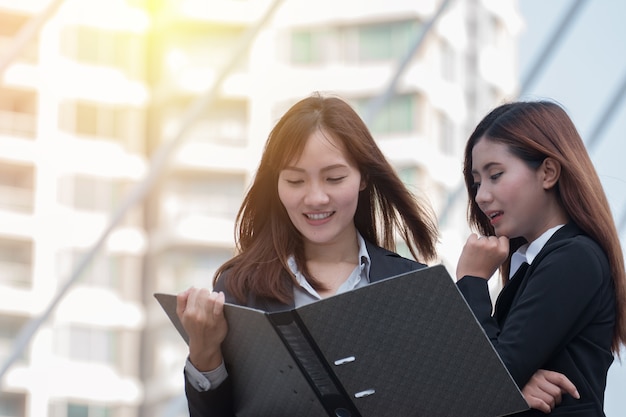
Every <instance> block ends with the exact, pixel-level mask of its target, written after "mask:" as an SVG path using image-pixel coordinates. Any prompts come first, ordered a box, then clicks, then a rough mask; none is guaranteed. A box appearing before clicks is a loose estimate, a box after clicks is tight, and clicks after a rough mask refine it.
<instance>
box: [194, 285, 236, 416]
mask: <svg viewBox="0 0 626 417" xmlns="http://www.w3.org/2000/svg"><path fill="white" fill-rule="evenodd" d="M223 282H224V280H223V279H220V280H219V281H218V283H217V285H216V286H215V291H224V285H223ZM184 375H185V376H184V378H185V395H186V396H187V406H188V407H189V417H234V416H235V411H234V404H235V402H234V399H233V387H232V383H231V379H230V377H227V378H226V380H224V382H222V383H221V384H220V385H219V386H218V387H217V388H215V389H209V390H208V391H198V390H196V389H195V388H194V387H193V386H192V385H191V383H190V382H189V380H188V379H187V375H186V374H184Z"/></svg>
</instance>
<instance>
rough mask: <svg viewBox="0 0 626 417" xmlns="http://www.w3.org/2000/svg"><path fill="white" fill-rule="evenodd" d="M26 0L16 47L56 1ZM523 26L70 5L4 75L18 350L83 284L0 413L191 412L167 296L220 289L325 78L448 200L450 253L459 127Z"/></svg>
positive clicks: (220, 1)
mask: <svg viewBox="0 0 626 417" xmlns="http://www.w3.org/2000/svg"><path fill="white" fill-rule="evenodd" d="M14 3H17V2H10V1H0V57H1V56H2V51H3V50H6V49H7V48H8V47H9V46H10V45H11V42H13V41H14V39H15V38H16V36H17V35H18V34H19V33H20V30H22V29H23V28H24V27H25V25H26V24H27V23H28V22H29V21H30V20H31V19H32V18H33V17H35V16H37V15H38V14H40V13H42V11H43V10H44V8H45V7H46V6H47V5H48V4H49V3H50V2H49V1H44V0H30V1H23V2H20V5H19V6H18V5H15V4H14ZM442 5H445V9H444V11H443V13H442V14H441V16H440V17H439V18H438V19H437V20H436V22H435V23H434V24H433V25H432V27H430V29H429V30H428V31H427V32H426V35H425V36H424V37H423V38H422V37H421V34H422V33H423V32H424V30H425V28H428V27H429V22H430V21H431V19H432V18H433V16H435V15H436V14H437V11H438V9H439V8H440V7H441V6H442ZM260 22H261V23H260ZM519 28H520V20H519V16H518V13H517V11H516V9H515V1H514V0H511V1H497V0H458V1H450V2H445V3H443V2H442V1H440V0H423V1H419V2H416V1H406V0H404V1H403V0H390V1H387V2H378V1H361V2H355V1H349V0H342V1H332V2H331V1H329V0H320V1H318V2H306V1H304V0H285V1H273V0H255V1H246V0H159V1H156V0H154V1H137V0H128V1H123V0H115V1H110V0H109V1H105V0H92V1H85V0H68V1H66V2H64V3H63V4H62V5H61V7H60V8H59V9H58V11H57V12H56V13H55V14H54V15H53V16H52V17H51V18H50V19H48V20H47V22H46V23H45V24H44V26H43V27H42V30H41V31H40V32H39V33H38V36H37V37H36V38H34V39H32V40H31V41H30V42H29V43H28V44H27V45H26V46H25V47H24V48H23V50H22V51H21V52H20V54H19V56H18V57H17V58H16V59H14V60H12V61H11V63H10V65H9V66H7V67H6V69H5V70H4V72H3V73H1V74H0V76H1V78H0V294H2V295H3V299H5V300H6V301H3V302H2V303H0V363H3V362H4V361H5V360H7V359H8V358H9V356H10V355H11V353H12V352H13V351H14V349H15V341H16V338H17V336H18V334H19V333H20V330H21V329H22V328H23V326H24V325H25V324H27V323H30V322H31V321H32V320H33V319H36V318H37V317H39V316H40V315H41V314H44V313H46V307H47V306H49V305H50V303H51V302H53V300H54V297H55V295H56V294H58V293H59V292H60V291H62V290H63V288H64V285H65V283H66V282H67V280H68V279H70V278H76V282H72V283H71V285H70V286H69V288H68V289H67V292H66V293H65V294H64V296H63V298H62V299H61V300H60V302H59V303H58V306H56V308H54V309H53V310H52V312H51V313H50V314H49V316H47V317H46V320H45V321H44V322H43V324H42V325H41V326H40V327H39V328H38V330H37V331H36V332H35V334H34V336H33V337H32V340H30V342H29V343H28V344H27V346H26V348H25V349H23V350H22V351H20V357H19V359H17V360H16V361H14V362H13V363H12V365H11V366H10V367H9V368H8V370H7V372H6V373H5V374H4V376H3V378H2V380H1V381H0V416H1V417H17V416H26V417H34V416H37V417H38V416H50V417H127V416H184V415H186V405H185V402H184V398H181V395H182V393H183V379H182V377H183V375H182V366H183V364H184V360H185V355H186V347H185V345H184V342H183V341H182V339H181V338H180V337H179V336H178V335H177V334H176V331H175V330H174V328H173V327H172V326H171V325H170V323H169V321H168V319H167V317H166V316H165V315H164V314H163V312H162V311H161V310H160V307H159V306H158V304H157V303H156V301H155V300H154V298H153V297H152V294H153V293H154V292H169V293H175V292H178V291H181V290H183V289H185V288H187V287H189V286H191V285H194V286H210V284H211V280H212V276H213V273H214V271H215V270H216V268H217V267H218V266H219V265H220V264H221V263H222V262H224V261H225V260H226V259H228V258H229V257H231V256H232V255H233V253H234V242H233V236H234V219H235V216H236V214H237V210H238V208H239V205H240V203H241V200H242V197H243V195H244V193H245V191H246V189H247V187H248V185H249V184H250V181H251V179H252V178H253V175H254V171H255V169H256V167H257V164H258V161H259V157H260V155H261V152H262V149H263V145H264V142H265V140H266V138H267V135H268V133H269V131H270V130H271V128H272V126H273V125H274V123H275V122H276V121H277V120H278V118H279V117H280V115H281V114H282V113H283V112H284V111H285V110H286V109H287V108H288V107H289V106H291V105H292V104H293V103H295V102H296V101H297V100H299V99H301V98H303V97H305V96H308V95H310V94H311V93H312V92H313V91H319V92H322V93H325V94H334V95H339V96H341V97H343V98H345V99H347V100H348V101H349V102H350V103H351V104H352V105H353V106H354V107H355V109H357V111H358V112H359V113H360V114H361V115H362V117H363V118H364V119H365V120H366V122H367V123H368V125H369V126H370V128H371V130H372V133H373V134H374V137H375V138H376V139H377V141H378V143H379V145H380V146H381V148H382V149H383V151H384V152H385V154H386V155H387V156H388V158H389V159H390V161H391V162H392V163H393V165H394V166H395V167H396V168H397V170H398V172H399V173H400V175H401V177H402V178H403V180H404V181H405V182H406V183H407V185H409V187H410V188H411V189H412V190H413V191H415V193H416V194H417V195H418V196H419V197H421V198H424V199H427V200H428V201H429V202H430V204H431V205H432V207H433V210H434V211H435V213H437V215H438V217H439V221H440V228H441V244H440V247H439V252H440V257H441V261H442V262H444V264H447V265H450V266H451V268H452V269H451V271H453V270H454V269H453V266H454V263H455V261H456V256H458V253H459V251H460V247H461V245H462V243H463V242H464V239H465V237H466V235H467V233H468V232H467V226H466V220H465V200H464V190H463V189H462V177H461V160H462V158H461V155H462V152H463V144H464V141H465V138H466V137H467V136H468V134H469V133H470V129H471V128H473V126H474V125H475V123H476V122H477V121H478V120H479V119H480V118H481V117H482V115H483V114H484V113H485V112H486V111H487V110H489V109H490V108H491V107H493V106H494V105H495V104H498V103H499V102H501V101H503V100H505V99H507V98H509V97H513V96H514V94H515V90H516V88H517V73H516V71H517V70H516V68H517V62H516V53H515V51H516V37H517V33H518V31H519ZM251 31H253V32H251ZM246 39H250V41H249V43H246V42H245V40H246ZM234 58H236V59H234ZM394 79H395V80H396V82H395V86H394V88H393V90H394V94H391V95H390V96H389V99H388V100H385V101H383V102H380V101H377V100H379V98H380V97H381V95H383V94H384V92H385V91H386V90H388V89H389V86H390V85H391V83H392V80H394ZM200 100H204V102H205V105H204V106H203V107H202V109H201V111H199V112H195V113H194V112H193V109H195V107H194V106H195V105H197V104H198V102H199V101H200ZM190 109H191V110H190ZM170 143H178V145H177V146H175V147H173V148H172V149H173V150H172V152H170V153H168V154H167V156H168V157H169V158H168V163H167V164H165V166H164V167H162V166H158V167H157V168H158V169H160V170H161V171H162V172H161V173H160V174H161V175H160V176H158V180H156V181H155V182H154V185H153V186H151V187H150V188H149V191H150V192H149V193H147V195H146V196H145V198H139V197H138V198H136V199H135V200H136V203H137V204H132V205H131V207H130V209H128V210H125V211H123V213H124V215H123V216H122V217H121V219H120V220H119V224H117V225H116V227H115V228H114V229H113V230H112V231H110V233H108V232H107V230H108V229H107V226H108V225H110V222H111V220H112V219H115V218H116V215H117V214H119V213H120V207H123V206H124V204H125V203H128V202H135V200H133V196H136V195H138V194H137V192H138V190H141V189H142V186H145V185H146V178H148V177H149V176H150V174H151V173H153V172H154V169H155V165H154V161H155V158H157V157H158V155H159V154H160V152H161V151H163V149H167V148H165V147H166V146H168V144H170ZM458 195H460V198H457V197H455V196H458ZM105 232H106V233H108V234H107V235H106V238H105V239H104V240H103V241H102V242H101V245H100V246H97V245H98V244H99V243H100V239H101V237H102V236H103V233H105ZM95 247H98V250H97V251H94V248H95ZM399 250H400V251H401V252H402V251H403V248H400V249H399ZM86 260H89V262H86V263H85V261H86ZM83 264H84V266H85V268H84V269H83V270H82V272H81V273H80V274H79V273H77V272H78V270H77V268H81V267H82V266H83Z"/></svg>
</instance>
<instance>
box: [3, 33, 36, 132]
mask: <svg viewBox="0 0 626 417" xmlns="http://www.w3.org/2000/svg"><path fill="white" fill-rule="evenodd" d="M0 48H1V45H0ZM0 50H1V49H0ZM36 119H37V93H36V92H35V91H30V90H20V89H16V88H4V87H0V133H4V134H9V135H15V136H20V137H25V138H34V137H35V134H36V127H37V123H36Z"/></svg>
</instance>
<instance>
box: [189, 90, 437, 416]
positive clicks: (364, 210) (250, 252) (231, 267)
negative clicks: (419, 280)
mask: <svg viewBox="0 0 626 417" xmlns="http://www.w3.org/2000/svg"><path fill="white" fill-rule="evenodd" d="M396 236H400V237H402V238H403V240H404V242H405V243H406V245H407V247H408V249H409V250H410V252H411V254H412V255H413V257H414V258H415V259H416V260H417V259H419V260H421V261H422V262H425V261H427V260H429V259H433V258H434V257H435V255H436V253H435V245H436V241H437V229H436V222H435V220H434V216H433V214H432V213H431V211H430V210H429V209H428V207H427V205H425V204H424V203H423V202H419V201H418V200H417V199H416V198H415V196H414V195H413V194H412V193H411V192H410V191H409V190H408V189H407V188H406V187H405V185H404V184H403V183H402V181H401V180H400V178H399V177H398V176H397V174H396V173H395V171H394V169H393V168H392V167H391V165H390V164H389V163H388V162H387V160H386V158H385V157H384V155H383V154H382V152H381V151H380V149H379V148H378V146H377V145H376V143H375V141H374V139H373V137H372V135H371V134H370V132H369V130H368V129H367V127H366V125H365V124H364V122H363V121H362V120H361V119H360V117H359V116H358V115H357V113H356V112H355V111H354V110H353V109H352V108H351V107H350V106H349V105H348V104H347V103H346V102H345V101H343V100H341V99H339V98H336V97H322V96H321V95H313V96H311V97H308V98H305V99H303V100H301V101H300V102H298V103H296V104H295V105H294V106H292V107H291V108H290V109H289V110H288V111H287V112H286V113H285V114H284V115H283V116H282V118H281V119H280V120H279V121H278V123H277V124H276V126H275V127H274V128H273V130H272V132H271V133H270V135H269V138H268V140H267V143H266V145H265V150H264V152H263V156H262V158H261V162H260V165H259V168H258V170H257V173H256V175H255V178H254V181H253V183H252V185H251V187H250V189H249V191H248V192H247V194H246V196H245V198H244V200H243V204H242V206H241V208H240V210H239V213H238V215H237V242H236V243H237V250H238V251H237V254H236V256H235V257H233V258H232V259H231V260H229V261H227V262H226V263H225V264H224V265H222V266H221V267H220V268H219V269H218V271H217V272H216V275H215V278H214V291H213V292H212V291H209V290H207V289H195V288H191V289H189V290H187V291H185V292H183V293H181V294H179V295H178V300H177V314H178V316H179V317H180V319H181V322H182V323H183V326H184V328H185V330H186V331H187V333H188V334H189V357H188V361H187V364H186V367H185V380H186V389H185V391H186V394H187V400H188V405H189V411H190V415H191V416H192V417H195V416H201V415H211V416H232V415H234V414H235V410H236V407H237V405H236V404H233V400H232V392H231V388H230V387H231V385H230V381H229V377H228V373H227V370H226V367H225V365H224V363H223V358H222V352H221V347H220V345H221V343H222V341H223V340H224V338H225V336H226V332H227V323H226V320H225V318H224V316H223V305H224V302H230V303H236V304H240V305H245V306H249V307H254V308H257V309H261V310H265V311H279V310H286V309H290V308H293V307H297V306H300V305H304V304H307V303H310V302H315V301H317V300H320V299H322V298H325V297H328V296H331V295H333V294H338V293H341V292H345V291H349V290H352V289H355V288H359V287H362V286H364V285H367V284H369V283H370V282H374V281H378V280H381V279H383V278H387V277H390V276H394V275H398V274H401V273H404V272H409V271H412V270H416V269H420V268H423V267H424V266H425V264H423V263H420V262H417V261H414V260H410V259H407V258H403V257H401V256H399V255H398V254H396V253H394V252H393V251H394V250H395V239H396Z"/></svg>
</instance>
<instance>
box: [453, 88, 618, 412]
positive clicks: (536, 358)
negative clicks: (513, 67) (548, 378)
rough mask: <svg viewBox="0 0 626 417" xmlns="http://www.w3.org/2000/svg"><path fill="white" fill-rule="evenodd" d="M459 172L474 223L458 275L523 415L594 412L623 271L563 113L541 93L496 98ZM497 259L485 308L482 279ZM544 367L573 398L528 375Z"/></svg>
mask: <svg viewBox="0 0 626 417" xmlns="http://www.w3.org/2000/svg"><path fill="white" fill-rule="evenodd" d="M463 174H464V177H465V183H466V186H467V190H468V193H469V212H468V214H469V221H470V224H471V226H472V227H473V228H475V230H476V231H477V232H478V233H479V235H476V234H473V235H471V236H470V237H469V238H468V241H467V243H466V245H465V247H464V249H463V252H462V254H461V257H460V259H459V263H458V265H457V278H458V279H459V280H458V287H459V288H460V290H461V291H462V293H463V295H464V296H465V298H466V300H467V301H468V303H469V305H470V307H471V308H472V310H473V311H474V313H475V315H476V316H477V318H478V320H479V321H480V322H481V324H482V326H483V328H484V329H485V331H486V333H487V335H488V336H489V338H490V339H491V341H492V343H493V345H494V347H495V348H496V350H497V352H498V353H499V355H500V357H501V358H502V360H503V362H504V364H505V365H506V367H507V369H508V370H509V372H510V373H511V376H512V377H513V379H514V380H515V381H516V382H517V384H518V385H519V386H520V387H523V390H522V392H523V394H524V396H525V398H526V399H527V401H528V403H529V405H531V407H534V408H535V409H531V410H530V411H528V412H526V413H523V415H529V416H530V415H541V414H542V412H541V411H539V410H542V411H543V412H550V411H551V412H552V414H554V415H567V416H585V417H589V416H604V411H603V404H604V391H605V387H606V375H607V371H608V368H609V366H610V365H611V363H612V362H613V355H614V354H619V349H620V346H621V345H623V344H625V343H626V275H625V272H624V260H623V253H622V249H621V245H620V241H619V238H618V233H617V230H616V227H615V224H614V221H613V217H612V215H611V211H610V208H609V204H608V201H607V199H606V196H605V194H604V191H603V189H602V184H601V183H600V180H599V178H598V175H597V174H596V171H595V169H594V167H593V164H592V162H591V160H590V158H589V155H588V154H587V151H586V149H585V146H584V144H583V142H582V140H581V138H580V136H579V134H578V132H577V131H576V128H575V126H574V124H573V122H572V121H571V119H570V118H569V116H568V115H567V114H566V112H565V111H564V110H563V109H562V108H561V107H560V106H559V105H557V104H555V103H552V102H547V101H538V102H516V103H509V104H504V105H502V106H500V107H497V108H496V109H495V110H493V111H492V112H491V113H489V114H488V115H487V116H486V117H485V118H484V119H483V120H482V121H481V122H480V123H479V124H478V126H477V127H476V129H475V130H474V132H473V133H472V135H471V136H470V138H469V140H468V142H467V146H466V149H465V163H464V170H463ZM498 268H499V269H500V272H501V276H502V279H503V284H504V287H503V289H502V291H501V293H500V295H499V296H498V299H497V301H496V305H495V309H494V311H493V313H492V306H491V302H490V298H489V293H488V288H487V280H488V279H489V277H491V276H492V275H493V274H494V273H495V272H496V271H497V270H498ZM544 372H552V373H553V375H554V374H555V373H558V374H561V375H564V376H566V377H567V378H568V379H569V380H570V381H571V382H573V384H574V385H575V386H576V388H577V389H578V393H579V397H580V398H575V397H576V396H572V395H570V394H568V392H566V391H565V390H563V392H558V393H557V394H553V393H549V392H543V393H542V392H541V389H540V388H538V384H537V383H536V381H535V380H534V379H533V378H536V377H537V375H541V374H542V373H544ZM558 374H555V375H558ZM529 382H533V383H532V384H530V383H529Z"/></svg>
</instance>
